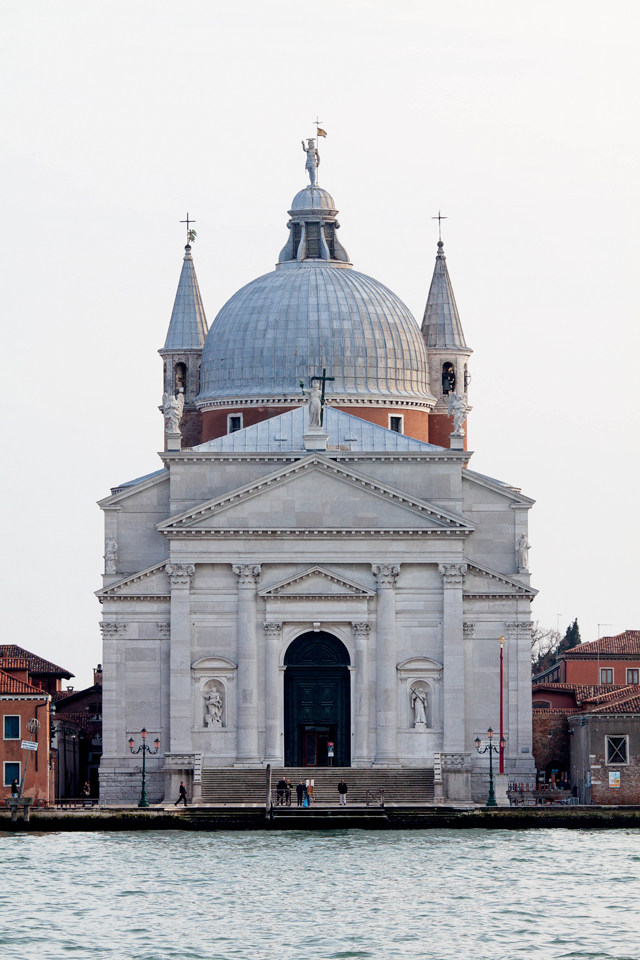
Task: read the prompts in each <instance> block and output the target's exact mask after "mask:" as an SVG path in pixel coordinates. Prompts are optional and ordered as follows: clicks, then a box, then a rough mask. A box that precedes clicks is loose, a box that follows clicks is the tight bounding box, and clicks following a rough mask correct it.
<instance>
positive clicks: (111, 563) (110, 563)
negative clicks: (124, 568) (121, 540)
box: [104, 537, 118, 574]
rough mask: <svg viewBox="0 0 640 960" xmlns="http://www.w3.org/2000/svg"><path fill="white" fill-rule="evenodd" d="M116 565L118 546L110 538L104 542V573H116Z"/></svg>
mask: <svg viewBox="0 0 640 960" xmlns="http://www.w3.org/2000/svg"><path fill="white" fill-rule="evenodd" d="M117 565H118V544H117V542H116V541H115V540H112V539H111V538H110V537H107V539H106V540H105V542H104V572H105V573H106V574H108V573H116V568H117Z"/></svg>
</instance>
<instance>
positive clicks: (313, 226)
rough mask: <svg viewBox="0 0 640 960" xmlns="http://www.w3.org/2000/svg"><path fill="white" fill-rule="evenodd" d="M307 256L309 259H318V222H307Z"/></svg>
mask: <svg viewBox="0 0 640 960" xmlns="http://www.w3.org/2000/svg"><path fill="white" fill-rule="evenodd" d="M306 236H307V258H308V259H310V260H319V259H320V224H319V223H313V222H312V223H307V225H306Z"/></svg>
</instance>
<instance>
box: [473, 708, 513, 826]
mask: <svg viewBox="0 0 640 960" xmlns="http://www.w3.org/2000/svg"><path fill="white" fill-rule="evenodd" d="M487 736H488V738H489V743H488V744H487V745H486V747H485V748H484V750H481V749H480V744H481V743H482V740H481V739H480V737H476V739H475V741H474V742H475V745H476V750H477V751H478V753H479V754H483V753H487V752H488V754H489V799H488V800H487V802H486V804H485V806H487V807H497V806H498V804H497V803H496V795H495V791H494V789H493V754H494V753H504V748H505V747H506V745H507V741H506V740H505V738H504V737H500V747H499V748H498V747H495V746H494V745H493V730H492V729H491V727H489V729H488V730H487Z"/></svg>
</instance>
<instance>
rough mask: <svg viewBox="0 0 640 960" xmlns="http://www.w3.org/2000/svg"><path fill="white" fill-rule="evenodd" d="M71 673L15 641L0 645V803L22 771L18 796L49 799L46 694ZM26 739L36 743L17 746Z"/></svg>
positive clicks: (48, 703) (50, 770)
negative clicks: (27, 747)
mask: <svg viewBox="0 0 640 960" xmlns="http://www.w3.org/2000/svg"><path fill="white" fill-rule="evenodd" d="M71 676H73V674H71V673H69V671H68V670H64V669H63V668H62V667H58V666H56V665H55V664H54V663H50V662H49V661H48V660H44V659H43V658H42V657H38V656H36V655H35V654H32V653H30V652H29V651H28V650H24V649H23V648H22V647H19V646H17V645H16V644H1V645H0V724H1V727H0V731H1V738H0V773H1V775H2V780H1V781H0V802H3V801H4V800H5V799H6V798H7V797H10V796H11V784H12V783H13V781H14V780H16V781H17V782H18V784H20V782H21V780H22V777H23V775H25V781H24V786H23V791H22V792H23V795H24V796H28V797H33V798H34V800H36V801H39V800H41V801H51V800H53V799H54V794H53V768H52V757H51V702H52V694H53V693H55V692H56V691H59V690H60V689H61V683H62V679H63V678H64V677H66V678H69V677H71ZM26 740H30V741H32V742H35V743H37V749H36V750H25V749H23V748H22V742H23V741H26ZM27 758H28V759H27ZM25 765H26V771H25Z"/></svg>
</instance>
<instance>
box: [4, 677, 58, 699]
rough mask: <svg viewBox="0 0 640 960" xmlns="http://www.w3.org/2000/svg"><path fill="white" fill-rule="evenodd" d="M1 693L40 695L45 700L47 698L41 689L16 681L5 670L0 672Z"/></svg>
mask: <svg viewBox="0 0 640 960" xmlns="http://www.w3.org/2000/svg"><path fill="white" fill-rule="evenodd" d="M0 693H15V694H25V693H29V694H32V693H39V694H40V695H41V696H42V697H43V698H44V697H46V696H47V694H46V693H43V692H42V690H40V688H39V687H34V686H32V685H31V684H30V683H24V682H23V681H22V680H16V678H15V677H12V676H10V675H9V674H8V673H5V672H4V670H0Z"/></svg>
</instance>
